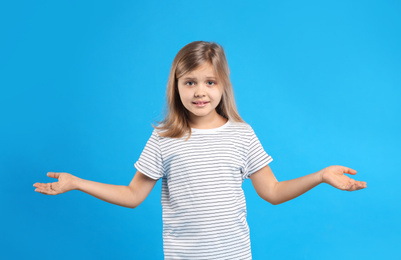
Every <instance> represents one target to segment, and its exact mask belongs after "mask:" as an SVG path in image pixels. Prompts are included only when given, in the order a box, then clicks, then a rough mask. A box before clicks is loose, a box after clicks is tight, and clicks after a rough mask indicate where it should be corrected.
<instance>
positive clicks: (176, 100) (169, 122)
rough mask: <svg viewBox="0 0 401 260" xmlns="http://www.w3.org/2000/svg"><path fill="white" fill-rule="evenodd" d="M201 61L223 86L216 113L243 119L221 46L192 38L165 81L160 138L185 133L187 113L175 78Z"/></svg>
mask: <svg viewBox="0 0 401 260" xmlns="http://www.w3.org/2000/svg"><path fill="white" fill-rule="evenodd" d="M204 63H210V64H211V65H212V66H213V68H214V71H215V74H216V77H217V80H218V82H219V84H220V85H222V86H223V95H222V98H221V101H220V103H219V104H218V105H217V107H216V112H217V113H218V114H219V115H221V116H223V117H224V118H227V119H229V120H231V121H234V122H244V121H243V120H242V118H241V117H240V116H239V114H238V112H237V107H236V105H235V100H234V92H233V88H232V85H231V82H230V70H229V68H228V63H227V59H226V55H225V54H224V50H223V48H222V47H221V46H220V45H219V44H217V43H213V42H205V41H195V42H191V43H189V44H187V45H185V46H184V47H183V48H182V49H181V50H180V51H179V52H178V53H177V55H176V56H175V58H174V61H173V64H172V66H171V70H170V75H169V78H168V82H167V115H166V116H165V118H164V120H163V121H162V122H160V124H159V125H158V126H154V127H155V128H156V129H159V130H162V131H160V133H159V134H160V135H161V136H163V137H173V138H180V137H182V136H184V135H185V134H187V133H188V138H189V137H190V136H191V127H190V126H189V114H188V111H187V109H186V108H185V107H184V105H183V104H182V102H181V99H180V96H179V93H178V85H177V84H178V79H179V78H181V77H182V76H184V75H185V74H187V73H190V72H191V71H193V70H195V69H196V68H198V67H199V66H200V65H202V64H204Z"/></svg>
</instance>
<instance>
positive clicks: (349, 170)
mask: <svg viewBox="0 0 401 260" xmlns="http://www.w3.org/2000/svg"><path fill="white" fill-rule="evenodd" d="M342 171H343V173H347V174H351V175H355V174H356V171H355V170H354V169H351V168H349V167H345V166H342Z"/></svg>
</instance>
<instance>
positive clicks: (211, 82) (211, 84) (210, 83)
mask: <svg viewBox="0 0 401 260" xmlns="http://www.w3.org/2000/svg"><path fill="white" fill-rule="evenodd" d="M207 84H208V85H209V86H213V85H214V84H215V83H214V82H213V81H208V82H207Z"/></svg>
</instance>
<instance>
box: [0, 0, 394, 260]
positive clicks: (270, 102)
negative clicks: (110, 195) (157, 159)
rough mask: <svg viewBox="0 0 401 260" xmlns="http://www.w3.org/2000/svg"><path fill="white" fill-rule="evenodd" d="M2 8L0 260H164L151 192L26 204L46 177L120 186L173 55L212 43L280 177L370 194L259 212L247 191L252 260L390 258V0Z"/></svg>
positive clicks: (323, 196) (327, 192) (262, 205)
mask: <svg viewBox="0 0 401 260" xmlns="http://www.w3.org/2000/svg"><path fill="white" fill-rule="evenodd" d="M10 3H11V1H8V2H7V3H2V4H1V6H0V26H1V41H0V47H1V48H0V49H1V53H0V54H1V56H0V66H1V67H0V73H1V77H0V85H1V94H0V109H1V121H0V122H1V128H0V129H1V135H0V149H1V150H0V152H1V153H0V160H1V161H0V173H1V182H0V183H1V184H0V187H1V188H0V198H1V199H0V207H1V212H2V214H1V216H2V217H1V219H2V221H1V225H0V234H1V235H0V247H1V250H0V258H1V259H162V256H163V251H162V219H161V205H160V188H161V187H160V182H158V184H157V185H156V187H155V188H154V190H153V191H152V192H151V194H150V195H149V197H148V198H147V199H146V200H145V202H144V203H143V204H141V205H140V206H139V207H138V208H136V209H134V210H131V209H126V208H122V207H118V206H115V205H111V204H107V203H105V202H102V201H100V200H97V199H95V198H93V197H90V196H88V195H86V194H84V193H81V192H78V191H73V192H70V193H67V194H63V195H60V196H56V197H52V196H44V195H42V194H37V193H35V192H34V188H33V187H32V184H33V183H34V182H38V181H39V182H48V181H50V179H49V178H47V177H46V172H48V171H65V172H70V173H73V174H75V175H78V176H80V177H82V178H86V179H90V180H94V181H100V182H106V183H112V184H128V183H129V182H130V181H131V179H132V177H133V175H134V173H135V171H136V170H135V168H134V167H133V164H134V163H135V162H136V160H137V159H138V157H139V155H140V153H141V151H142V149H143V147H144V145H145V143H146V141H147V139H148V138H149V136H150V134H151V131H152V127H151V123H153V122H154V120H160V119H162V117H163V113H162V111H163V107H164V101H165V95H164V94H165V86H166V82H167V77H168V73H169V70H170V66H171V63H172V60H173V58H174V56H175V54H176V53H177V52H178V50H179V49H180V48H181V47H183V46H184V45H185V44H187V43H189V42H192V41H194V40H207V41H216V42H218V43H220V44H221V45H223V47H224V48H225V50H226V55H227V59H228V62H229V65H230V69H231V79H232V83H233V86H234V90H235V95H236V100H237V105H238V108H239V112H240V114H241V115H242V117H243V118H244V119H245V120H246V121H247V122H248V123H250V124H251V125H252V126H253V128H254V130H255V132H256V133H257V135H258V137H259V139H260V140H261V142H262V144H263V146H264V148H265V149H266V151H267V152H268V153H269V154H271V155H272V156H273V158H274V162H273V163H271V167H272V169H273V172H274V173H275V174H276V177H277V178H278V179H279V180H287V179H292V178H295V177H299V176H302V175H305V174H309V173H312V172H315V171H317V170H319V169H321V168H324V167H326V166H329V165H333V164H340V165H346V166H349V167H352V168H354V169H356V170H357V171H358V174H357V176H356V177H355V178H356V179H359V180H364V181H366V182H367V183H368V188H367V189H366V190H363V191H357V192H352V193H349V192H343V191H339V190H336V189H334V188H332V187H330V186H328V185H325V184H323V185H320V186H318V187H317V188H315V189H313V190H312V191H310V192H308V193H306V194H305V195H303V196H301V197H299V198H297V199H295V200H293V201H290V202H287V203H284V204H281V205H278V206H272V205H270V204H269V203H267V202H265V201H263V200H262V199H260V198H259V197H258V196H257V194H256V193H255V191H254V189H253V187H252V184H251V182H250V181H249V180H247V181H245V182H244V186H243V187H244V189H245V193H246V197H247V205H248V221H249V225H250V229H251V243H252V252H253V257H254V259H256V260H258V259H400V251H399V249H397V248H398V247H399V245H400V242H401V235H400V232H401V228H400V224H399V220H400V219H401V211H400V206H401V203H400V197H401V196H400V195H401V192H400V187H399V183H400V182H401V178H400V172H399V169H400V167H399V165H400V156H401V153H400V146H401V140H400V133H401V120H400V115H401V105H400V100H401V73H400V72H401V55H400V54H401V51H400V46H401V18H400V17H401V15H400V14H401V6H400V4H399V2H398V1H379V0H376V1H362V0H361V1H346V0H340V1H248V2H245V1H200V2H192V1H142V2H139V1H132V2H131V1H117V2H112V1H84V2H83V3H82V2H81V1H12V4H10Z"/></svg>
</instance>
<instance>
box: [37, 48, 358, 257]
mask: <svg viewBox="0 0 401 260" xmlns="http://www.w3.org/2000/svg"><path fill="white" fill-rule="evenodd" d="M167 103H168V114H167V116H166V118H165V119H164V120H163V121H162V122H161V124H159V125H158V126H156V127H155V129H154V130H153V133H152V135H151V137H150V139H149V140H148V142H147V144H146V146H145V148H144V150H143V152H142V154H141V156H140V157H139V159H138V161H137V162H136V163H135V168H136V169H137V172H136V174H135V176H134V178H133V179H132V181H131V183H130V184H129V185H128V186H118V185H110V184H103V183H98V182H93V181H88V180H84V179H80V178H78V177H76V176H73V175H71V174H69V173H57V172H49V173H47V175H48V176H49V177H52V178H57V179H58V181H57V182H53V183H35V184H34V187H36V190H35V191H37V192H40V193H43V194H49V195H56V194H60V193H64V192H67V191H70V190H80V191H83V192H86V193H88V194H90V195H92V196H95V197H97V198H99V199H102V200H104V201H107V202H110V203H113V204H117V205H121V206H124V207H129V208H135V207H137V206H138V205H139V204H141V202H142V201H143V200H144V199H145V198H146V197H147V196H148V194H149V193H150V191H151V190H152V188H153V187H154V185H155V183H156V181H157V180H159V179H160V178H162V198H161V201H162V206H163V241H164V246H163V247H164V255H165V259H251V258H252V256H251V247H250V239H249V228H248V224H247V221H246V205H245V197H244V193H243V190H242V187H241V185H242V182H243V181H244V179H248V178H250V179H251V180H252V184H253V186H254V187H255V190H256V192H257V193H258V194H259V196H260V197H261V198H262V199H264V200H266V201H268V202H270V203H272V204H274V205H276V204H280V203H283V202H285V201H288V200H291V199H293V198H295V197H297V196H299V195H301V194H303V193H305V192H306V191H308V190H310V189H311V188H313V187H315V186H316V185H318V184H320V183H328V184H330V185H332V186H334V187H336V188H338V189H341V190H348V191H354V190H359V189H362V188H366V183H365V182H360V181H355V180H353V179H351V178H349V177H347V176H345V175H344V173H347V174H353V175H354V174H356V171H355V170H353V169H350V168H347V167H343V166H330V167H327V168H325V169H322V170H320V171H318V172H315V173H312V174H309V175H306V176H303V177H300V178H297V179H293V180H288V181H282V182H278V181H277V179H276V177H275V176H274V174H273V172H272V171H271V169H270V167H269V165H268V164H269V163H270V162H271V161H272V160H273V159H272V158H271V157H270V156H269V155H268V154H267V153H266V152H265V151H264V149H263V147H262V145H261V144H260V142H259V140H258V138H257V137H256V135H255V133H254V131H253V130H252V128H251V126H250V125H248V124H246V123H245V122H244V121H243V120H242V119H241V117H240V116H239V114H238V112H237V109H236V105H235V101H234V94H233V89H232V86H231V83H230V79H229V68H228V64H227V60H226V57H225V54H224V50H223V48H222V47H221V46H220V45H218V44H216V43H210V42H203V41H196V42H192V43H190V44H188V45H186V46H185V47H183V48H182V49H181V50H180V51H179V52H178V54H177V56H176V57H175V59H174V61H173V64H172V68H171V72H170V76H169V80H168V85H167Z"/></svg>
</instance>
